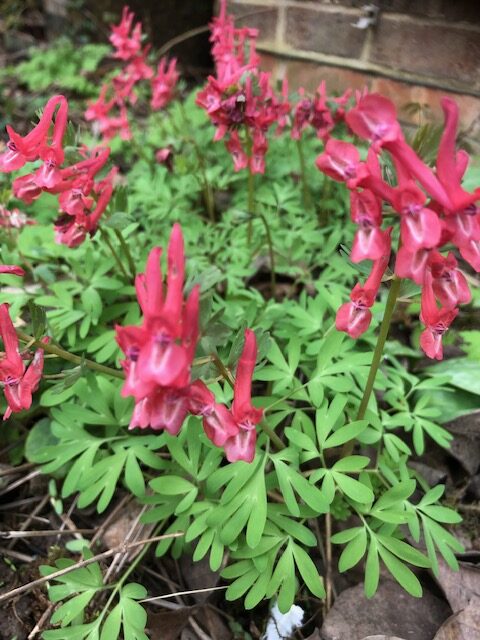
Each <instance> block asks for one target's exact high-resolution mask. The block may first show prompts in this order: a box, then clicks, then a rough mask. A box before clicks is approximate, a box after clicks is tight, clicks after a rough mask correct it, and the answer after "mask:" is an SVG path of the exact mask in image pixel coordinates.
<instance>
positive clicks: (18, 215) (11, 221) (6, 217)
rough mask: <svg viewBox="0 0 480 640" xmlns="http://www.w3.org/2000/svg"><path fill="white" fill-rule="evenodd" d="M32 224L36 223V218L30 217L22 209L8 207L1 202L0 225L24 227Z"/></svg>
mask: <svg viewBox="0 0 480 640" xmlns="http://www.w3.org/2000/svg"><path fill="white" fill-rule="evenodd" d="M32 224H36V220H32V219H31V218H29V217H28V216H27V214H26V213H24V212H23V211H20V209H17V208H16V207H15V208H13V209H7V207H5V206H4V205H2V204H0V227H3V228H4V229H23V227H26V226H27V225H32Z"/></svg>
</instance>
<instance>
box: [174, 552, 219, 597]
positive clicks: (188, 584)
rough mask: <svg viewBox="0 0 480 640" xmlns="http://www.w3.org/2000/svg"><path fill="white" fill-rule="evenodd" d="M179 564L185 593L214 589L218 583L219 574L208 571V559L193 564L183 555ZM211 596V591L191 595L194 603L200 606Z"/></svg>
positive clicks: (188, 557)
mask: <svg viewBox="0 0 480 640" xmlns="http://www.w3.org/2000/svg"><path fill="white" fill-rule="evenodd" d="M179 564H180V571H181V573H182V577H183V581H184V584H185V591H187V590H189V589H191V590H195V589H209V588H211V587H216V586H217V585H218V583H219V581H220V574H219V573H218V572H213V571H212V570H211V569H210V565H209V560H208V557H205V558H202V560H199V561H198V562H193V560H192V558H191V557H190V556H188V555H186V554H185V555H183V556H182V557H181V558H180V560H179ZM213 593H214V592H213ZM211 595H212V592H211V591H205V592H204V593H192V598H193V599H194V600H195V602H198V603H199V604H202V603H203V602H205V600H206V599H207V598H208V597H209V596H211Z"/></svg>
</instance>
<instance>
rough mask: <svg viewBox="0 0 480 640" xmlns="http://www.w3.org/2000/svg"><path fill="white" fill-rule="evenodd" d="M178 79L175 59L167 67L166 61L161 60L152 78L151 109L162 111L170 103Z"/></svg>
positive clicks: (164, 59)
mask: <svg viewBox="0 0 480 640" xmlns="http://www.w3.org/2000/svg"><path fill="white" fill-rule="evenodd" d="M179 77H180V76H179V73H178V71H177V59H176V58H172V59H171V60H170V62H169V63H168V66H167V59H166V58H162V59H161V60H160V62H159V64H158V68H157V73H156V74H155V76H154V77H153V78H152V100H151V102H150V104H151V107H152V109H154V110H156V111H157V110H159V109H164V108H165V107H166V106H167V104H168V103H169V102H171V101H172V99H173V95H174V92H175V87H176V86H177V82H178V78H179Z"/></svg>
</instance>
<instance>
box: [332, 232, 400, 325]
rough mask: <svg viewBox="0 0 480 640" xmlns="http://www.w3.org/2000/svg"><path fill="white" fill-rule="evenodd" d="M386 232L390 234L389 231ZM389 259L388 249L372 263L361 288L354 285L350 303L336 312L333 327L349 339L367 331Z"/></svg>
mask: <svg viewBox="0 0 480 640" xmlns="http://www.w3.org/2000/svg"><path fill="white" fill-rule="evenodd" d="M387 232H388V234H390V232H391V229H388V230H387ZM389 258H390V247H389V251H388V253H387V254H386V255H384V256H382V257H381V258H380V259H379V260H376V261H375V262H374V263H373V266H372V271H371V272H370V275H369V276H368V278H367V280H366V282H365V284H364V285H363V287H362V286H361V285H360V284H359V283H357V284H356V285H355V287H354V288H353V290H352V292H351V294H350V302H346V303H345V304H343V305H342V306H341V307H340V308H339V310H338V311H337V317H336V321H335V326H336V328H337V329H338V331H345V333H348V335H349V336H350V337H351V338H358V337H360V336H361V335H362V333H365V331H366V330H367V329H368V327H369V326H370V322H371V321H372V312H371V311H370V308H371V307H373V305H374V303H375V298H376V297H377V293H378V290H379V289H380V284H381V282H382V277H383V274H384V273H385V269H386V268H387V265H388V260H389Z"/></svg>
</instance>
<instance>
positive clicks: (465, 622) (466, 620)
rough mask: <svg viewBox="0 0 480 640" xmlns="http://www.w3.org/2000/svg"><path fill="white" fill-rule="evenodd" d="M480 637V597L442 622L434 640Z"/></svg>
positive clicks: (468, 639) (473, 638) (471, 639)
mask: <svg viewBox="0 0 480 640" xmlns="http://www.w3.org/2000/svg"><path fill="white" fill-rule="evenodd" d="M479 638H480V599H479V598H475V599H473V600H471V601H470V604H469V605H468V606H466V607H465V609H462V611H458V612H457V613H454V614H453V616H451V617H450V618H448V620H447V621H446V622H445V623H444V624H442V626H441V627H440V629H439V630H438V631H437V633H436V635H435V637H434V639H433V640H478V639H479Z"/></svg>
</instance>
